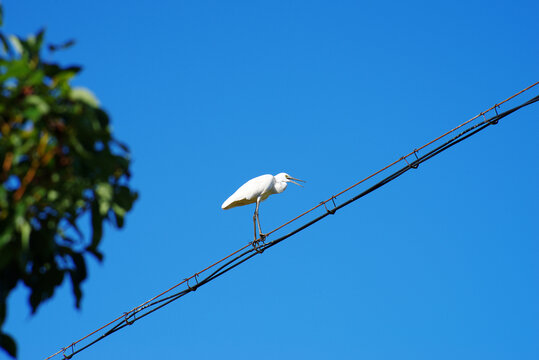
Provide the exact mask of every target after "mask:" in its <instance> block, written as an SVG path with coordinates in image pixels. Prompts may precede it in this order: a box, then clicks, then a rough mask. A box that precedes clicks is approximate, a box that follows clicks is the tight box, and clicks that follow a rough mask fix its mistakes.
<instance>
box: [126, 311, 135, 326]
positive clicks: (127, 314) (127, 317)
mask: <svg viewBox="0 0 539 360" xmlns="http://www.w3.org/2000/svg"><path fill="white" fill-rule="evenodd" d="M136 320H137V319H136V318H135V313H134V312H133V320H131V321H129V313H128V312H125V313H124V321H125V323H126V324H127V325H133V323H134V322H135V321H136Z"/></svg>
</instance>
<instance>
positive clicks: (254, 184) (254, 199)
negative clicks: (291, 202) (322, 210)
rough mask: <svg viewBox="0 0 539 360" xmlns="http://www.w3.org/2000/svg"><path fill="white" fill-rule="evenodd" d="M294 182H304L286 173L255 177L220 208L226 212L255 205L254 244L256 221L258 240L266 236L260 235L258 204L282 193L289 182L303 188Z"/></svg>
mask: <svg viewBox="0 0 539 360" xmlns="http://www.w3.org/2000/svg"><path fill="white" fill-rule="evenodd" d="M294 180H296V181H301V182H305V181H304V180H300V179H296V178H293V177H292V176H290V175H288V174H287V173H280V174H277V175H275V176H273V175H270V174H267V175H261V176H257V177H255V178H253V179H251V180H249V181H247V182H246V183H245V184H243V185H242V186H241V187H240V188H239V189H238V190H236V192H235V193H234V194H232V195H231V196H230V197H229V198H228V199H226V201H225V202H224V203H223V205H221V208H222V209H223V210H228V209H232V208H233V207H236V206H243V205H247V204H253V203H256V208H255V213H254V215H253V223H254V230H255V242H256V239H257V236H256V223H257V221H258V233H259V234H260V238H261V239H264V237H266V235H265V234H263V233H262V228H261V227H260V218H259V217H258V207H259V206H260V203H261V202H262V201H264V200H266V199H267V198H268V196H270V195H272V194H280V193H282V192H283V191H284V190H285V189H286V187H287V185H288V183H289V182H292V183H294V184H296V185H299V186H302V187H303V185H301V184H298V183H297V182H295V181H294Z"/></svg>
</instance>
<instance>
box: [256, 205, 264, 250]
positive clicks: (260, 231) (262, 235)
mask: <svg viewBox="0 0 539 360" xmlns="http://www.w3.org/2000/svg"><path fill="white" fill-rule="evenodd" d="M259 205H260V198H258V199H256V209H255V215H256V220H257V221H258V234H259V235H260V240H261V241H262V242H264V240H265V239H266V234H263V233H262V228H261V227H260V216H259V215H258V206H259ZM255 232H256V231H255Z"/></svg>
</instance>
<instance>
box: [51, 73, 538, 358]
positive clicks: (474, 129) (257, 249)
mask: <svg viewBox="0 0 539 360" xmlns="http://www.w3.org/2000/svg"><path fill="white" fill-rule="evenodd" d="M537 84H539V82H536V83H535V84H533V85H531V86H529V87H527V88H526V89H524V90H522V91H520V92H518V93H516V94H514V95H512V96H511V97H509V98H507V99H506V100H504V101H502V102H500V103H498V104H496V105H494V106H493V107H491V108H490V109H488V110H486V111H484V112H482V113H480V114H478V115H477V116H475V117H473V118H471V119H469V120H467V121H466V122H464V123H462V124H460V125H459V126H457V127H455V128H454V129H452V130H450V131H448V132H446V133H444V134H442V135H441V136H439V137H437V138H436V139H434V140H431V141H430V142H428V143H426V144H425V145H423V146H421V147H419V148H416V149H414V151H412V152H411V153H409V154H407V155H405V156H402V157H400V158H399V159H398V160H396V161H394V162H393V163H391V164H389V165H387V166H385V167H384V168H382V169H380V170H378V171H377V172H375V173H373V174H371V175H369V176H368V177H366V178H365V179H363V180H361V181H359V182H357V183H355V184H354V185H352V186H350V187H348V188H347V189H345V190H343V191H341V192H339V193H338V194H337V195H334V196H332V197H330V198H329V199H327V200H325V201H322V202H320V203H319V204H318V205H316V206H315V207H313V208H311V209H309V210H307V211H306V212H304V213H302V214H300V215H299V216H297V217H295V218H293V219H292V220H290V221H288V222H286V223H284V224H283V225H281V226H279V227H277V228H275V229H274V230H272V231H271V232H269V233H268V234H267V235H269V234H272V233H274V232H275V231H277V230H279V229H281V228H283V227H284V226H286V225H288V224H290V223H292V222H294V221H297V220H298V219H299V218H301V217H303V216H305V215H306V214H308V213H310V212H312V211H314V210H315V209H317V208H319V207H321V206H324V208H325V210H326V211H325V213H323V214H322V215H319V216H318V217H316V218H314V219H312V220H311V221H309V222H307V223H305V224H303V225H302V226H300V227H298V228H296V229H294V230H292V231H291V232H289V233H288V234H286V235H284V236H281V237H280V238H277V239H275V240H272V241H269V242H264V241H263V240H264V239H259V240H260V243H258V244H253V243H249V244H247V245H245V246H243V247H241V248H240V249H238V250H236V251H234V252H233V253H231V254H229V255H227V256H226V257H224V258H222V259H221V260H219V261H217V262H215V263H213V264H212V265H210V266H208V267H206V268H205V269H203V270H201V271H199V272H198V273H196V274H194V275H192V276H191V277H189V278H187V279H185V280H183V281H181V282H180V283H178V284H176V285H174V286H172V287H171V288H169V289H168V290H166V291H164V292H162V293H160V294H158V295H156V296H154V297H152V298H151V299H149V300H147V301H146V302H144V303H143V304H141V305H139V306H137V307H135V308H133V309H131V310H130V311H128V312H126V313H124V314H123V315H121V316H119V317H117V318H116V319H114V320H112V321H110V322H109V323H107V324H105V325H103V326H101V327H100V328H99V329H97V330H95V331H93V332H91V333H89V334H88V335H86V336H84V337H83V338H81V339H79V340H77V341H75V342H73V343H72V344H71V345H69V346H67V347H65V348H62V349H61V350H59V351H58V352H56V353H55V354H52V355H51V356H49V357H47V358H46V359H45V360H48V359H51V358H52V357H54V356H56V355H58V354H60V353H63V355H64V358H71V357H72V356H73V355H75V354H77V353H79V352H81V351H82V350H85V349H86V348H88V347H90V346H92V345H94V344H95V343H97V342H98V341H101V340H102V339H104V338H105V337H108V336H110V335H112V334H113V333H115V332H116V331H119V330H121V329H123V328H124V327H126V326H129V325H132V324H133V323H134V322H135V321H138V320H140V319H142V318H143V317H145V316H147V315H149V314H151V313H153V312H154V311H157V310H159V309H160V308H162V307H164V306H166V305H168V304H170V303H171V302H173V301H176V300H178V299H179V298H181V297H183V296H185V295H187V294H188V293H190V292H193V291H196V290H197V289H198V288H199V287H201V286H203V285H205V284H207V283H208V282H210V281H212V280H214V279H216V278H217V277H219V276H221V275H223V274H225V273H227V272H228V271H230V270H232V269H234V268H235V267H237V266H239V265H240V264H242V263H244V262H245V261H247V260H249V259H251V258H252V257H254V256H256V255H259V254H261V253H263V252H264V251H265V250H267V249H269V248H271V247H273V246H275V245H277V244H279V243H280V242H282V241H284V240H286V239H288V238H289V237H291V236H293V235H295V234H296V233H298V232H300V231H302V230H304V229H306V228H307V227H309V226H311V225H313V224H315V223H317V222H318V221H320V220H322V219H324V218H325V217H326V216H328V215H333V214H335V213H336V211H337V210H339V209H341V208H343V207H345V206H347V205H349V204H351V203H352V202H355V201H357V200H359V199H360V198H362V197H364V196H365V195H367V194H369V193H371V192H373V191H375V190H376V189H378V188H380V187H382V186H384V185H386V184H387V183H389V182H391V181H393V180H395V179H396V178H398V177H399V176H401V175H402V174H404V173H405V172H407V171H409V170H411V169H417V168H418V167H419V165H420V164H422V163H423V162H425V161H427V160H429V159H431V158H432V157H434V156H436V155H438V154H440V153H441V152H443V151H445V150H447V149H449V148H451V147H452V146H454V145H456V144H458V143H460V142H461V141H463V140H466V139H468V138H469V137H471V136H473V135H475V134H477V133H478V132H480V131H482V130H484V129H486V128H487V127H489V126H491V125H495V124H497V123H498V121H499V120H501V119H503V118H504V117H506V116H508V115H510V114H512V113H513V112H515V111H517V110H519V109H521V108H523V107H526V106H528V105H531V104H533V103H535V102H537V101H539V96H536V97H534V98H532V99H530V100H528V101H526V102H524V103H522V104H521V105H518V106H516V107H513V108H511V109H509V110H507V111H505V112H502V113H498V108H499V106H500V105H501V104H503V103H505V102H507V101H509V100H511V99H513V98H514V97H516V96H517V95H519V94H522V93H523V92H525V91H527V90H529V89H531V88H532V87H534V86H536V85H537ZM492 110H494V111H495V113H496V115H494V116H492V117H490V118H489V119H487V118H486V116H485V114H486V113H488V112H490V111H492ZM481 116H482V117H483V118H484V120H483V121H481V122H479V123H477V124H475V125H472V126H470V127H468V128H466V129H465V130H463V131H461V132H460V133H458V134H457V135H455V136H454V137H453V138H451V139H449V140H447V141H445V142H444V143H442V144H440V145H438V146H437V147H436V148H434V149H432V150H431V151H429V152H427V153H426V154H424V155H422V156H419V154H418V152H419V151H420V150H422V149H424V148H426V147H427V146H429V145H432V144H433V143H435V142H438V141H439V140H440V139H442V138H444V137H446V136H447V135H449V134H451V133H454V132H455V131H456V130H458V129H460V128H462V127H464V126H465V125H467V124H469V123H470V122H472V121H473V120H475V119H477V118H479V117H481ZM412 155H413V156H414V157H413V158H412V159H411V161H409V160H408V159H407V158H408V157H411V156H412ZM399 162H405V163H406V165H405V166H403V167H402V168H400V169H398V170H396V171H395V172H393V173H392V174H390V175H388V176H387V177H385V178H384V179H382V180H380V181H379V182H377V183H376V184H374V185H372V186H371V187H369V188H368V189H366V190H364V191H363V192H361V193H360V194H358V195H356V196H354V197H352V198H350V199H348V200H346V201H345V202H343V203H341V204H339V205H337V204H336V203H335V200H336V198H337V197H338V196H340V195H342V194H344V193H345V192H348V191H349V190H351V189H353V188H355V187H357V186H358V185H359V184H361V183H363V182H365V181H366V180H368V179H370V178H372V177H374V176H375V175H377V174H379V173H381V172H383V171H384V170H387V169H388V168H390V167H392V166H394V165H396V164H397V163H399ZM330 202H331V203H330ZM328 203H330V208H328V205H327V204H328ZM331 204H332V205H333V206H331ZM251 246H252V247H251ZM227 260H228V261H227ZM225 261H226V262H225ZM219 264H221V265H220V266H219V267H217V268H216V269H215V270H214V271H213V272H212V273H211V274H209V275H207V276H206V277H205V278H204V279H202V280H200V279H199V276H200V275H201V274H202V273H205V272H206V271H208V270H209V269H212V268H214V267H216V266H217V265H219ZM190 280H194V281H195V284H192V285H190V284H189V281H190ZM182 284H186V286H187V289H184V290H182V291H179V292H177V293H175V294H172V295H169V296H166V297H163V298H161V297H162V296H163V295H165V294H167V293H169V292H171V291H172V290H173V289H176V288H177V287H179V286H180V285H182ZM113 324H115V325H114V326H113V327H112V328H110V329H109V330H107V331H106V332H104V333H103V334H101V335H100V336H99V337H97V338H96V339H94V340H93V341H92V342H90V343H88V344H86V345H84V346H83V347H81V348H79V349H77V350H75V345H77V344H78V343H80V342H82V341H83V340H85V339H87V338H89V337H90V336H92V335H95V334H96V333H98V332H100V331H102V330H104V329H106V328H108V327H109V326H111V325H113ZM68 349H71V354H69V355H66V351H67V350H68Z"/></svg>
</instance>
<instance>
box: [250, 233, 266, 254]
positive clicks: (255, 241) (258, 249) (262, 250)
mask: <svg viewBox="0 0 539 360" xmlns="http://www.w3.org/2000/svg"><path fill="white" fill-rule="evenodd" d="M261 239H262V237H261ZM261 239H259V240H253V241H251V242H250V244H251V245H253V249H254V250H255V251H256V252H257V253H259V254H262V253H263V252H264V249H260V248H261V247H262V246H263V245H258V243H259V242H262V243H263V244H264V240H261Z"/></svg>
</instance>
